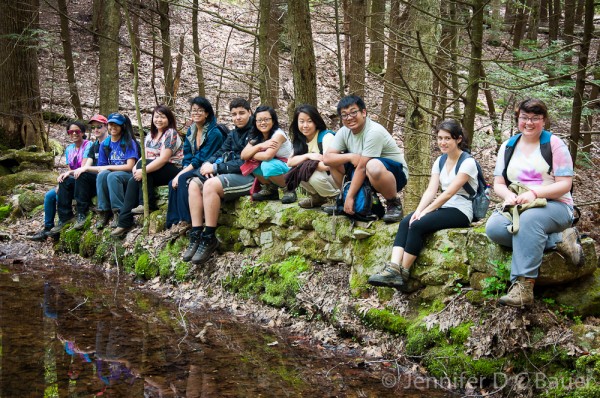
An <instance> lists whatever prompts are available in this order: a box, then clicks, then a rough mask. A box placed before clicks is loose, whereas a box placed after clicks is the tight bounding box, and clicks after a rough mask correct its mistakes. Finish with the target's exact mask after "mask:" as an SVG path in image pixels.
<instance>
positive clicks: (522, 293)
mask: <svg viewBox="0 0 600 398" xmlns="http://www.w3.org/2000/svg"><path fill="white" fill-rule="evenodd" d="M534 283H535V279H530V278H524V277H522V276H520V277H518V278H517V280H516V281H515V283H513V284H512V286H511V287H510V289H508V293H507V294H506V295H505V296H502V297H500V298H499V299H498V302H499V303H500V304H503V305H508V306H511V307H523V306H525V305H531V304H533V285H534Z"/></svg>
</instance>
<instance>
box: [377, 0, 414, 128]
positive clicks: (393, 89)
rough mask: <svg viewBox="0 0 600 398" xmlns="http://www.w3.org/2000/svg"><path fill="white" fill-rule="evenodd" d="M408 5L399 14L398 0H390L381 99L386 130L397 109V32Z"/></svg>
mask: <svg viewBox="0 0 600 398" xmlns="http://www.w3.org/2000/svg"><path fill="white" fill-rule="evenodd" d="M408 8H410V6H407V7H406V9H405V11H404V13H403V14H402V16H400V0H391V4H390V29H389V36H388V39H387V47H388V50H387V51H388V52H387V70H386V72H385V76H384V79H383V97H382V99H381V121H382V125H384V126H385V128H386V129H387V131H393V130H394V122H395V119H396V110H397V109H398V94H397V93H398V90H397V87H398V84H399V83H400V65H401V62H400V56H399V52H400V50H401V43H400V40H399V35H398V33H399V32H400V31H401V30H402V29H403V28H404V24H405V22H406V19H407V18H408V12H407V11H406V10H407V9H408Z"/></svg>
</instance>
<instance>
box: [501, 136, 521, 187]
mask: <svg viewBox="0 0 600 398" xmlns="http://www.w3.org/2000/svg"><path fill="white" fill-rule="evenodd" d="M520 138H521V133H519V134H516V135H513V136H512V137H510V139H509V140H508V142H507V143H506V147H505V148H504V169H503V170H502V177H504V182H505V183H506V186H509V185H510V183H511V181H510V180H509V179H508V175H507V172H506V170H507V169H508V163H510V158H512V155H513V154H514V152H515V147H516V146H517V142H518V141H519V139H520Z"/></svg>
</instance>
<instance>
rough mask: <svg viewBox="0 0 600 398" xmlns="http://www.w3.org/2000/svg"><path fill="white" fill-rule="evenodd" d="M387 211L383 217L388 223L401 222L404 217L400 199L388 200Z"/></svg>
mask: <svg viewBox="0 0 600 398" xmlns="http://www.w3.org/2000/svg"><path fill="white" fill-rule="evenodd" d="M385 204H386V206H387V209H386V211H385V214H384V215H383V218H382V219H383V221H384V222H386V223H393V222H400V221H401V220H402V217H403V216H404V212H403V211H402V202H400V199H399V198H397V197H396V198H394V199H390V200H386V203H385Z"/></svg>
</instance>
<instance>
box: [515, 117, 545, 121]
mask: <svg viewBox="0 0 600 398" xmlns="http://www.w3.org/2000/svg"><path fill="white" fill-rule="evenodd" d="M542 120H544V117H543V116H532V117H528V116H519V121H521V122H523V123H527V122H531V123H538V122H541V121H542Z"/></svg>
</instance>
